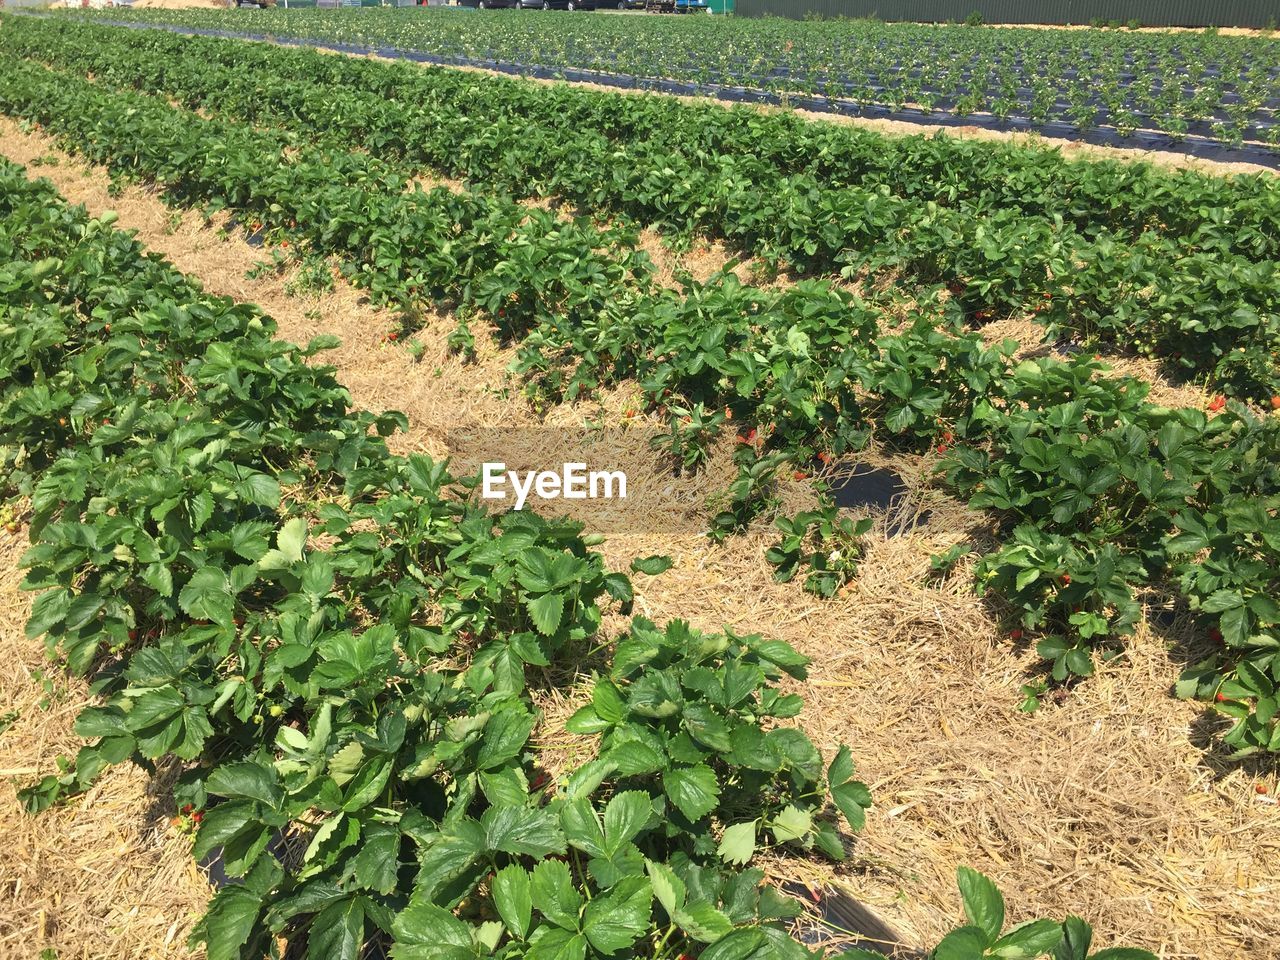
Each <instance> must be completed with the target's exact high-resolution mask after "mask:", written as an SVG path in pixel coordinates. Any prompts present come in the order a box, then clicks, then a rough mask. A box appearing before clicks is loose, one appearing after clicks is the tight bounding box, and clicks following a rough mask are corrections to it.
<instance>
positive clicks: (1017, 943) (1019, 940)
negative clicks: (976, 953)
mask: <svg viewBox="0 0 1280 960" xmlns="http://www.w3.org/2000/svg"><path fill="white" fill-rule="evenodd" d="M1061 942H1062V924H1060V923H1057V922H1055V921H1053V920H1033V921H1031V922H1030V923H1024V924H1019V925H1018V926H1017V927H1014V928H1013V929H1012V930H1010V931H1009V932H1008V933H1007V934H1005V935H1004V936H1003V937H1001V938H1000V939H999V940H997V941H996V942H995V943H993V944H992V945H991V952H992V953H994V954H996V956H998V957H1000V958H1001V960H1033V958H1035V957H1042V956H1044V955H1045V954H1047V953H1049V952H1051V951H1053V950H1054V949H1056V948H1057V946H1058V944H1059V943H1061Z"/></svg>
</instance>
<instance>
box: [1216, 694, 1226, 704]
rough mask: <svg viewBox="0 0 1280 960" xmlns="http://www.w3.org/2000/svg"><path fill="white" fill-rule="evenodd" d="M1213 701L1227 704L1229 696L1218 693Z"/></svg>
mask: <svg viewBox="0 0 1280 960" xmlns="http://www.w3.org/2000/svg"><path fill="white" fill-rule="evenodd" d="M1213 699H1214V700H1216V701H1218V703H1226V702H1227V695H1226V694H1225V693H1218V694H1215V695H1214V697H1213Z"/></svg>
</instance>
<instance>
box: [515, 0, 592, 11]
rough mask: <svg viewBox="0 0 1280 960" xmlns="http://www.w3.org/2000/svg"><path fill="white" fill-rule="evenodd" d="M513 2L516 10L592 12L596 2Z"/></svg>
mask: <svg viewBox="0 0 1280 960" xmlns="http://www.w3.org/2000/svg"><path fill="white" fill-rule="evenodd" d="M515 2H516V9H517V10H594V9H595V8H596V0H515ZM605 2H607V0H605Z"/></svg>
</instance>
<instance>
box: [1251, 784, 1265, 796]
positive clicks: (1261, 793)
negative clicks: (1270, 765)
mask: <svg viewBox="0 0 1280 960" xmlns="http://www.w3.org/2000/svg"><path fill="white" fill-rule="evenodd" d="M1253 789H1254V791H1255V792H1256V793H1257V794H1258V795H1259V796H1264V797H1265V796H1266V795H1267V785H1266V784H1265V783H1260V784H1258V785H1257V786H1256V787H1254V788H1253Z"/></svg>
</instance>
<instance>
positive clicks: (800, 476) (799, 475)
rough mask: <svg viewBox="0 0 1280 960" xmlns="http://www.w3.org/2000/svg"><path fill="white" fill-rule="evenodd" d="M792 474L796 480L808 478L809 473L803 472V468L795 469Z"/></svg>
mask: <svg viewBox="0 0 1280 960" xmlns="http://www.w3.org/2000/svg"><path fill="white" fill-rule="evenodd" d="M794 476H795V478H796V479H797V480H808V479H809V475H808V474H807V473H805V472H804V471H803V470H797V471H796V472H795V474H794Z"/></svg>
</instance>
